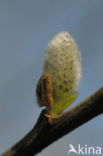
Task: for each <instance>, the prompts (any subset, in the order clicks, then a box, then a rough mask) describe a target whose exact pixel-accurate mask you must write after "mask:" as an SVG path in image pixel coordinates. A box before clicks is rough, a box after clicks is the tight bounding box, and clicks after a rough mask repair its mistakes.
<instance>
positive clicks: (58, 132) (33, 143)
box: [1, 87, 103, 156]
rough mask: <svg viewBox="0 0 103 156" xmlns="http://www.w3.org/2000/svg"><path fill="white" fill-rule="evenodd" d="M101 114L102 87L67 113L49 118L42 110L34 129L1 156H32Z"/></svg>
mask: <svg viewBox="0 0 103 156" xmlns="http://www.w3.org/2000/svg"><path fill="white" fill-rule="evenodd" d="M102 113H103V87H102V88H100V89H99V90H98V91H97V92H95V93H94V94H93V95H91V96H90V97H88V98H87V99H86V100H84V101H83V102H81V103H80V104H79V105H77V106H75V107H74V108H72V109H70V110H69V111H67V112H65V113H63V114H61V115H59V116H57V117H53V118H52V117H49V116H48V115H45V114H46V110H43V111H42V112H41V114H40V117H39V119H38V121H37V123H36V125H35V127H34V128H33V129H32V130H31V131H30V132H29V133H28V134H27V135H26V136H25V137H24V138H23V139H22V140H21V141H19V142H18V143H17V144H16V145H14V146H13V147H12V148H11V149H9V150H8V151H7V152H5V153H4V154H2V155H1V156H26V155H29V156H33V155H35V154H37V153H38V152H40V151H41V150H43V149H44V148H45V147H47V146H48V145H50V144H51V143H53V142H54V141H56V140H57V139H59V138H61V137H62V136H64V135H66V134H67V133H69V132H71V131H73V130H74V129H76V128H77V127H79V126H81V125H82V124H84V123H86V122H87V121H89V120H91V119H92V118H94V117H96V116H97V115H100V114H102ZM51 121H52V122H51Z"/></svg>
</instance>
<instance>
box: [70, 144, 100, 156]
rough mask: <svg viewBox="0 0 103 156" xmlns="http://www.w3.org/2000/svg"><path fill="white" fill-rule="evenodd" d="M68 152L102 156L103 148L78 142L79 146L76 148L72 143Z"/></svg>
mask: <svg viewBox="0 0 103 156" xmlns="http://www.w3.org/2000/svg"><path fill="white" fill-rule="evenodd" d="M68 154H69V155H70V154H75V155H95V156H96V155H98V156H102V155H103V152H102V148H101V147H100V146H95V147H94V146H88V145H84V146H82V145H80V144H78V146H77V148H75V147H74V146H73V145H72V144H70V145H69V150H68Z"/></svg>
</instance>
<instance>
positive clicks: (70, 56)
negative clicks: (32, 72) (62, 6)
mask: <svg viewBox="0 0 103 156" xmlns="http://www.w3.org/2000/svg"><path fill="white" fill-rule="evenodd" d="M46 51H47V52H46V55H45V57H44V66H43V72H44V73H46V74H50V75H51V78H52V85H53V100H54V102H53V104H54V106H53V108H52V110H50V114H52V115H55V114H59V113H61V112H62V111H63V110H64V109H65V108H67V107H68V106H69V105H70V104H71V103H72V102H73V101H74V100H75V98H76V97H77V88H78V85H79V82H80V79H81V75H82V74H81V55H80V52H79V50H78V46H77V44H76V43H75V41H74V39H73V38H72V37H71V36H70V35H69V33H68V32H60V33H58V34H57V35H56V36H55V37H54V38H53V39H52V40H51V41H50V42H49V44H48V47H47V49H46Z"/></svg>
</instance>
